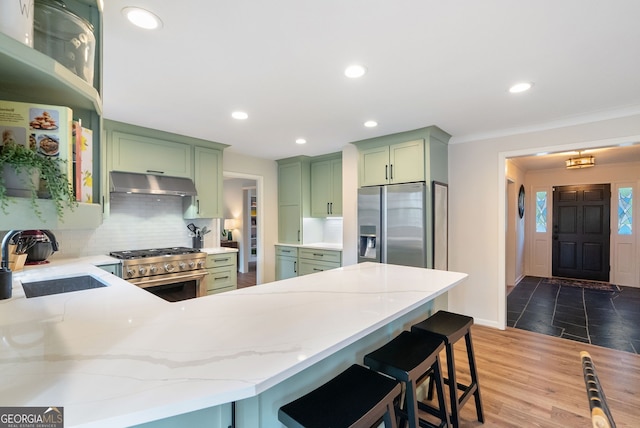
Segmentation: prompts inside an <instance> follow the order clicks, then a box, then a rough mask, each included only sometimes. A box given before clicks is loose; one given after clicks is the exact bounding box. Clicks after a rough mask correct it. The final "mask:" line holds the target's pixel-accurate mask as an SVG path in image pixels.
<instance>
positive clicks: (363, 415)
mask: <svg viewBox="0 0 640 428" xmlns="http://www.w3.org/2000/svg"><path fill="white" fill-rule="evenodd" d="M400 392H401V388H400V384H399V383H398V382H397V381H395V380H394V379H390V378H388V377H386V376H383V375H381V374H380V373H376V372H374V371H373V370H369V369H368V368H366V367H363V366H360V365H357V364H354V365H352V366H351V367H349V368H348V369H346V370H345V371H343V372H342V373H340V374H339V375H337V376H336V377H334V378H333V379H331V380H329V381H328V382H327V383H325V384H323V385H321V386H319V387H318V388H316V389H314V390H313V391H311V392H309V393H308V394H306V395H303V396H302V397H300V398H298V399H297V400H294V401H292V402H290V403H288V404H285V405H284V406H282V407H280V409H279V410H278V420H279V421H280V422H282V423H283V424H284V425H286V426H287V427H289V428H327V427H332V428H347V427H354V428H356V427H357V428H360V427H362V428H364V427H366V428H370V427H372V426H374V425H376V426H377V424H378V423H379V422H380V420H384V424H385V427H391V428H396V415H395V411H394V402H395V400H396V398H397V397H398V396H399V395H400Z"/></svg>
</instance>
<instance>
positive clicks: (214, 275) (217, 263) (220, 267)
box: [198, 251, 238, 297]
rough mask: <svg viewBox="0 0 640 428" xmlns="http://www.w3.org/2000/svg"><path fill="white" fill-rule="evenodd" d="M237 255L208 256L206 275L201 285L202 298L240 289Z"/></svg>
mask: <svg viewBox="0 0 640 428" xmlns="http://www.w3.org/2000/svg"><path fill="white" fill-rule="evenodd" d="M237 254H238V253H236V252H235V251H229V252H224V253H219V254H207V259H206V262H205V265H204V267H205V269H206V270H207V273H208V275H205V277H204V279H203V280H202V281H201V284H200V291H199V293H198V294H199V295H198V297H200V296H205V295H210V294H218V293H223V292H225V291H230V290H235V289H236V288H237V287H238V266H237V264H236V263H237V259H238V257H237Z"/></svg>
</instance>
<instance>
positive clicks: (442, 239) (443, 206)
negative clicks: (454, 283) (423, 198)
mask: <svg viewBox="0 0 640 428" xmlns="http://www.w3.org/2000/svg"><path fill="white" fill-rule="evenodd" d="M448 192H449V188H448V186H447V185H446V184H445V183H440V182H437V181H434V182H433V268H434V269H439V270H447V269H448V267H449V266H448V265H449V258H448V250H449V193H448Z"/></svg>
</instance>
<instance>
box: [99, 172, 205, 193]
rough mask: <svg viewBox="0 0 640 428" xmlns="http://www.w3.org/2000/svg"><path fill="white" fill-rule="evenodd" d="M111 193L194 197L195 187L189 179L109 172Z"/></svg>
mask: <svg viewBox="0 0 640 428" xmlns="http://www.w3.org/2000/svg"><path fill="white" fill-rule="evenodd" d="M109 175H110V177H111V187H110V189H111V193H141V194H147V195H174V196H195V195H197V192H196V186H195V184H194V183H193V180H191V179H190V178H182V177H166V176H163V175H152V174H136V173H133V172H119V171H111V172H110V173H109Z"/></svg>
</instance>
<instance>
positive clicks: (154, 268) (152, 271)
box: [149, 265, 158, 273]
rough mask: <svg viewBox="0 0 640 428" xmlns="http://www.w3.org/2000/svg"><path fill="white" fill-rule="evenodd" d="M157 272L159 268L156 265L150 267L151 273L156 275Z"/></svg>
mask: <svg viewBox="0 0 640 428" xmlns="http://www.w3.org/2000/svg"><path fill="white" fill-rule="evenodd" d="M157 270H158V268H157V267H156V265H151V266H149V273H156V271H157Z"/></svg>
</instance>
